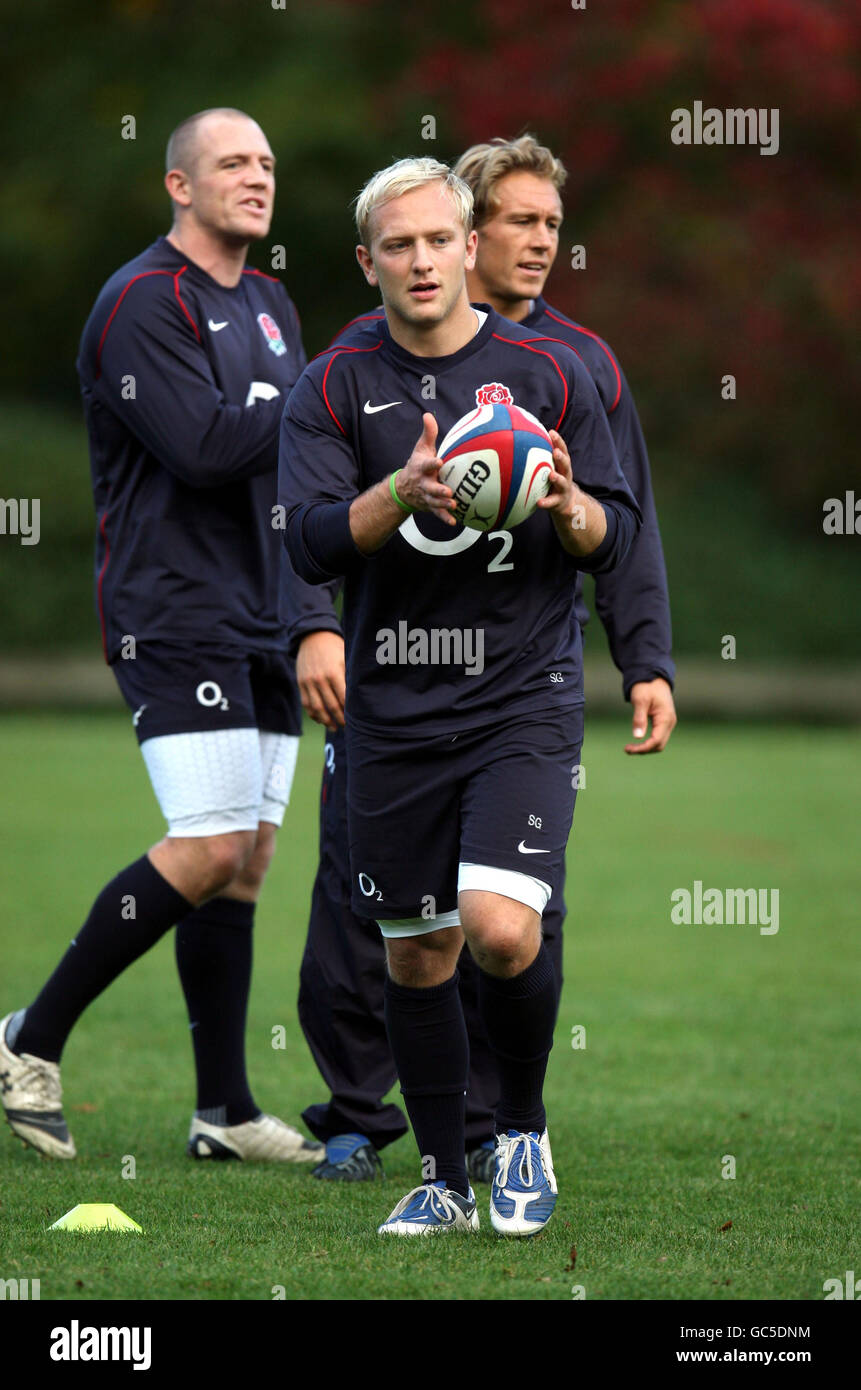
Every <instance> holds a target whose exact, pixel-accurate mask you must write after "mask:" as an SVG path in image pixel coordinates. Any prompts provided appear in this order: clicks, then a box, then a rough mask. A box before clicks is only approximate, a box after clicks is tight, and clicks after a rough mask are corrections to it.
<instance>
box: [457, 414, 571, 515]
mask: <svg viewBox="0 0 861 1390" xmlns="http://www.w3.org/2000/svg"><path fill="white" fill-rule="evenodd" d="M437 457H438V458H441V459H442V460H443V466H442V468H441V469H440V471H439V480H440V482H441V483H445V484H446V486H447V487H450V488H451V490H452V492H453V493H454V499H455V502H456V503H457V510H456V511H455V512H454V513H453V515H454V518H455V520H456V521H458V522H460V523H461V524H462V525H464V526H468V527H469V528H470V529H471V530H473V531H510V530H511V528H512V526H519V525H520V524H521V522H523V521H526V520H527V518H528V517H530V516H531V515H532V513H533V512H534V511H535V508H536V505H537V503H538V499H539V497H544V496H546V494H547V492H548V490H549V487H550V474H551V472H552V470H553V445H552V444H551V442H550V435H549V434H548V433H547V431H546V429H545V428H544V426H543V425H542V423H541V421H540V420H536V418H535V416H534V415H530V413H529V411H528V410H523V409H522V408H521V407H520V406H519V405H514V404H513V403H511V402H508V403H494V404H492V405H479V406H476V408H475V409H474V410H471V411H470V412H469V414H468V415H464V417H463V419H462V420H458V422H457V424H456V425H453V426H452V428H451V429H450V430H449V432H448V434H447V435H446V436H445V438H444V439H443V441H442V443H441V444H440V446H439V448H438V449H437Z"/></svg>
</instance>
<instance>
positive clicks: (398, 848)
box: [347, 708, 583, 921]
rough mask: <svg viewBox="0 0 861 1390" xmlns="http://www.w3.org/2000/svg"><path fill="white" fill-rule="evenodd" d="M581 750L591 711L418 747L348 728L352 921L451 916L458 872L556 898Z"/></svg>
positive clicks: (517, 721)
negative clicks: (522, 882) (524, 882)
mask: <svg viewBox="0 0 861 1390" xmlns="http://www.w3.org/2000/svg"><path fill="white" fill-rule="evenodd" d="M582 741H583V710H582V708H575V709H570V710H565V711H554V713H553V722H550V720H547V719H544V720H542V719H541V717H540V716H539V715H526V716H524V715H519V716H517V717H516V718H514V719H511V720H509V721H507V722H500V723H498V724H494V725H491V726H489V727H485V728H482V729H471V730H469V731H468V732H466V733H461V734H437V735H433V736H431V737H427V738H424V739H422V740H421V741H420V742H419V741H413V740H412V739H400V738H395V737H392V736H391V735H389V734H383V733H374V734H371V733H368V732H367V731H365V730H358V729H356V728H355V727H348V729H347V763H348V766H349V770H350V772H349V778H348V782H347V819H348V826H349V838H350V864H351V874H352V909H353V911H354V912H355V913H356V914H357V915H358V916H360V917H376V918H377V919H378V920H379V921H384V920H385V919H412V918H422V917H424V918H427V917H428V914H429V912H433V915H434V916H435V917H440V916H442V915H443V914H445V913H449V912H453V911H454V910H455V909H456V908H457V883H458V865H459V864H461V863H468V864H477V865H486V866H488V867H490V868H493V869H503V870H509V871H511V872H514V873H518V874H528V875H531V876H533V877H534V878H536V879H539V880H540V881H541V882H542V883H544V884H546V885H547V886H548V887H549V888H550V889H551V890H552V889H554V888H556V889H558V888H559V886H560V885H561V880H562V874H563V872H564V863H565V847H566V844H567V841H568V836H569V833H570V830H571V821H572V818H573V815H574V800H575V797H576V788H577V784H578V782H579V775H578V771H577V769H578V768H579V763H580V747H581V744H582Z"/></svg>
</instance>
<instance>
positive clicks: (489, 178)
mask: <svg viewBox="0 0 861 1390" xmlns="http://www.w3.org/2000/svg"><path fill="white" fill-rule="evenodd" d="M520 170H523V171H524V172H526V173H528V174H536V175H537V176H538V178H540V179H549V180H550V182H551V183H552V184H553V187H554V188H555V189H556V191H557V192H559V190H560V189H561V188H562V187H563V185H564V183H565V180H566V179H567V178H568V171H567V169H566V168H565V165H564V164H563V163H562V160H561V159H557V158H556V156H555V154H553V152H552V151H551V150H549V149H548V148H547V146H546V145H539V143H538V141H537V140H536V138H535V136H534V135H529V134H528V133H527V134H526V135H520V136H518V138H517V139H516V140H504V139H503V138H502V136H499V135H498V136H497V137H496V138H495V139H494V140H490V141H489V142H488V143H487V144H486V145H470V147H469V149H468V150H466V151H465V152H464V153H463V154H462V155H461V157H460V159H459V160H458V161H457V163H456V164H455V166H454V172H455V174H457V175H458V176H459V177H460V178H462V179H463V181H464V183H466V184H468V185H469V187H470V188H471V189H472V196H473V202H474V211H475V224H476V226H480V225H481V223H482V222H484V221H486V220H487V218H488V217H490V216H491V214H492V213H493V212H495V211H496V207H497V205H498V201H497V198H496V196H495V189H496V185H497V184H498V183H499V180H500V179H503V178H505V175H506V174H513V173H515V172H516V171H520Z"/></svg>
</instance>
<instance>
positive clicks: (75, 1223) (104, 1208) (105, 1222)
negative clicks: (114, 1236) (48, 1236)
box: [48, 1202, 143, 1231]
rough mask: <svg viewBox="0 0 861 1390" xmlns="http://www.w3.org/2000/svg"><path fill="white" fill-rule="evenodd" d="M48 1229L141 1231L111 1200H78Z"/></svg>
mask: <svg viewBox="0 0 861 1390" xmlns="http://www.w3.org/2000/svg"><path fill="white" fill-rule="evenodd" d="M48 1229H49V1231H142V1230H143V1228H142V1227H141V1226H139V1225H138V1223H137V1222H136V1221H132V1219H131V1217H130V1216H126V1214H125V1212H124V1211H120V1209H119V1207H115V1206H114V1204H113V1202H79V1204H78V1205H77V1206H76V1207H72V1210H71V1211H67V1212H66V1215H65V1216H61V1217H60V1219H59V1221H55V1222H54V1224H53V1226H49V1227H48Z"/></svg>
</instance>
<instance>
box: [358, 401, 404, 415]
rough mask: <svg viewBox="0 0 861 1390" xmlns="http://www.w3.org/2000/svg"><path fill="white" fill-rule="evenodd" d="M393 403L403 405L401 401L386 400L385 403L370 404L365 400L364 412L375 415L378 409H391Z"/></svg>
mask: <svg viewBox="0 0 861 1390" xmlns="http://www.w3.org/2000/svg"><path fill="white" fill-rule="evenodd" d="M393 405H403V401H387V402H386V404H385V405H371V402H370V401H365V414H366V415H376V413H377V411H378V410H391V408H392V406H393Z"/></svg>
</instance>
